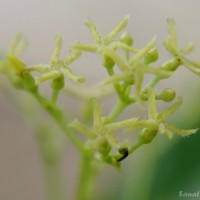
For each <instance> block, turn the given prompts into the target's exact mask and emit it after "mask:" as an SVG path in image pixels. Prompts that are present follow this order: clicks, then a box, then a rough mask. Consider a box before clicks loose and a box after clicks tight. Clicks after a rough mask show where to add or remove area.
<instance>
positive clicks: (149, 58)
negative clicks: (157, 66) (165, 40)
mask: <svg viewBox="0 0 200 200" xmlns="http://www.w3.org/2000/svg"><path fill="white" fill-rule="evenodd" d="M157 60H158V50H157V49H156V48H153V49H151V50H150V51H148V53H147V54H146V55H145V56H144V63H145V64H149V63H152V62H155V61H157Z"/></svg>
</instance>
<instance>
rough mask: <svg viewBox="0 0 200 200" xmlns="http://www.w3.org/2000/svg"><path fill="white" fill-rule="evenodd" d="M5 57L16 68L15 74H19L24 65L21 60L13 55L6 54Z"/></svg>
mask: <svg viewBox="0 0 200 200" xmlns="http://www.w3.org/2000/svg"><path fill="white" fill-rule="evenodd" d="M7 58H8V60H9V61H10V63H11V64H12V66H13V67H14V69H15V70H16V73H17V74H21V73H22V72H23V71H24V69H25V66H26V65H25V64H24V63H23V62H22V61H20V60H19V59H18V58H16V57H15V56H11V55H10V56H7Z"/></svg>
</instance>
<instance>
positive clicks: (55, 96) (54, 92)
mask: <svg viewBox="0 0 200 200" xmlns="http://www.w3.org/2000/svg"><path fill="white" fill-rule="evenodd" d="M59 92H60V90H57V89H53V91H52V96H51V101H52V103H53V104H54V105H56V102H57V98H58V94H59Z"/></svg>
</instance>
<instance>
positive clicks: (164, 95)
mask: <svg viewBox="0 0 200 200" xmlns="http://www.w3.org/2000/svg"><path fill="white" fill-rule="evenodd" d="M175 97H176V92H175V91H174V90H172V89H170V88H165V89H164V90H163V91H162V92H161V93H160V94H159V95H157V96H156V99H158V100H163V101H165V102H170V101H172V100H173V99H174V98H175Z"/></svg>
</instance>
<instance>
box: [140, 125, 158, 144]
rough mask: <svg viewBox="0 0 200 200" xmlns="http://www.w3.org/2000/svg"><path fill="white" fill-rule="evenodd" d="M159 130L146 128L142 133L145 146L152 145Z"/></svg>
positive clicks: (141, 136) (141, 138) (141, 137)
mask: <svg viewBox="0 0 200 200" xmlns="http://www.w3.org/2000/svg"><path fill="white" fill-rule="evenodd" d="M157 132H158V130H157V129H149V128H144V129H143V130H142V131H141V133H140V140H141V142H142V143H143V144H148V143H150V142H151V141H152V140H153V139H154V137H155V136H156V134H157Z"/></svg>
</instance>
